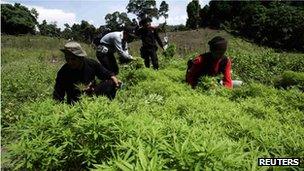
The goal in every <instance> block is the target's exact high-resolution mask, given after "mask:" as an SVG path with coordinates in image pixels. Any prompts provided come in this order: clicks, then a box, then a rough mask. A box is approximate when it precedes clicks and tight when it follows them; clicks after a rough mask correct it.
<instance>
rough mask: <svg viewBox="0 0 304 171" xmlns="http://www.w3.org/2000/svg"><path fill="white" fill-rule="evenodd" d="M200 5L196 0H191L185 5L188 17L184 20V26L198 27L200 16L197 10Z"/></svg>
mask: <svg viewBox="0 0 304 171" xmlns="http://www.w3.org/2000/svg"><path fill="white" fill-rule="evenodd" d="M200 9H201V6H200V4H199V1H198V0H193V1H191V2H190V3H189V4H188V5H187V14H188V19H187V22H186V26H187V27H188V28H191V29H196V28H197V27H198V24H199V21H200V18H199V17H200V16H199V11H200Z"/></svg>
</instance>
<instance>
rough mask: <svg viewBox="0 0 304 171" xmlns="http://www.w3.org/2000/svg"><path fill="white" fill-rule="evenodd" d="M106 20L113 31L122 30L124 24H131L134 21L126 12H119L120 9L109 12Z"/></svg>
mask: <svg viewBox="0 0 304 171" xmlns="http://www.w3.org/2000/svg"><path fill="white" fill-rule="evenodd" d="M105 20H106V24H107V27H108V28H109V29H111V30H112V31H117V30H121V29H122V27H123V26H126V25H131V23H132V22H131V20H130V19H129V18H128V15H127V14H126V13H124V12H122V13H119V12H118V11H116V12H114V13H112V14H107V15H106V17H105Z"/></svg>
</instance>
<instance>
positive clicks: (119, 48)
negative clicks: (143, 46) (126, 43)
mask: <svg viewBox="0 0 304 171" xmlns="http://www.w3.org/2000/svg"><path fill="white" fill-rule="evenodd" d="M113 42H114V46H115V48H116V50H117V52H118V54H119V55H120V56H122V57H123V58H125V59H133V57H132V56H131V55H130V54H129V53H128V51H126V50H124V49H123V48H122V40H118V39H117V38H115V39H114V41H113Z"/></svg>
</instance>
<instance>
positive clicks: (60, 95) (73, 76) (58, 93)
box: [53, 58, 114, 104]
mask: <svg viewBox="0 0 304 171" xmlns="http://www.w3.org/2000/svg"><path fill="white" fill-rule="evenodd" d="M113 75H114V74H113V73H111V72H110V71H108V70H107V69H105V68H104V67H103V66H101V65H100V64H99V63H98V62H96V61H94V60H93V59H88V58H84V65H83V68H82V69H81V70H77V69H71V68H70V67H69V66H68V65H67V64H64V65H63V66H62V67H61V69H60V70H59V71H58V73H57V78H56V84H55V88H54V92H53V98H54V99H55V100H58V101H64V96H65V94H66V95H67V102H68V103H69V104H71V103H73V102H75V101H77V100H79V96H80V95H81V91H80V90H79V89H78V88H77V87H76V85H77V84H85V85H87V84H89V83H90V82H95V76H97V77H98V78H99V79H100V80H106V79H109V78H110V77H111V76H113Z"/></svg>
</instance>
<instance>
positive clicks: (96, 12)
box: [1, 0, 210, 28]
mask: <svg viewBox="0 0 304 171" xmlns="http://www.w3.org/2000/svg"><path fill="white" fill-rule="evenodd" d="M161 1H162V0H156V5H157V7H159V5H160V3H161ZM190 1H191V0H166V2H167V4H169V17H168V19H167V23H168V24H169V25H178V24H186V20H187V12H186V7H187V4H188V3H189V2H190ZM199 1H200V5H201V7H204V6H205V5H206V4H208V3H209V1H210V0H199ZM128 2H129V0H112V1H111V0H86V1H85V0H4V1H2V0H1V4H3V3H10V4H14V3H20V4H22V5H24V6H26V7H28V8H29V9H31V8H35V9H36V10H37V11H38V13H39V16H38V22H39V23H41V22H42V21H43V20H46V21H47V22H48V23H53V22H56V24H57V25H58V27H59V28H64V24H65V23H68V24H69V25H72V24H74V23H80V22H81V20H86V21H88V22H89V23H90V24H93V25H94V26H95V27H99V26H100V25H105V19H104V18H105V16H106V15H107V14H108V13H113V12H115V11H119V12H127V10H126V6H127V4H128ZM128 16H129V18H130V19H132V18H136V16H135V15H133V14H128ZM164 21H165V19H164V18H163V17H162V18H160V19H158V20H157V19H153V23H152V24H153V25H158V24H159V23H163V22H164Z"/></svg>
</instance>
